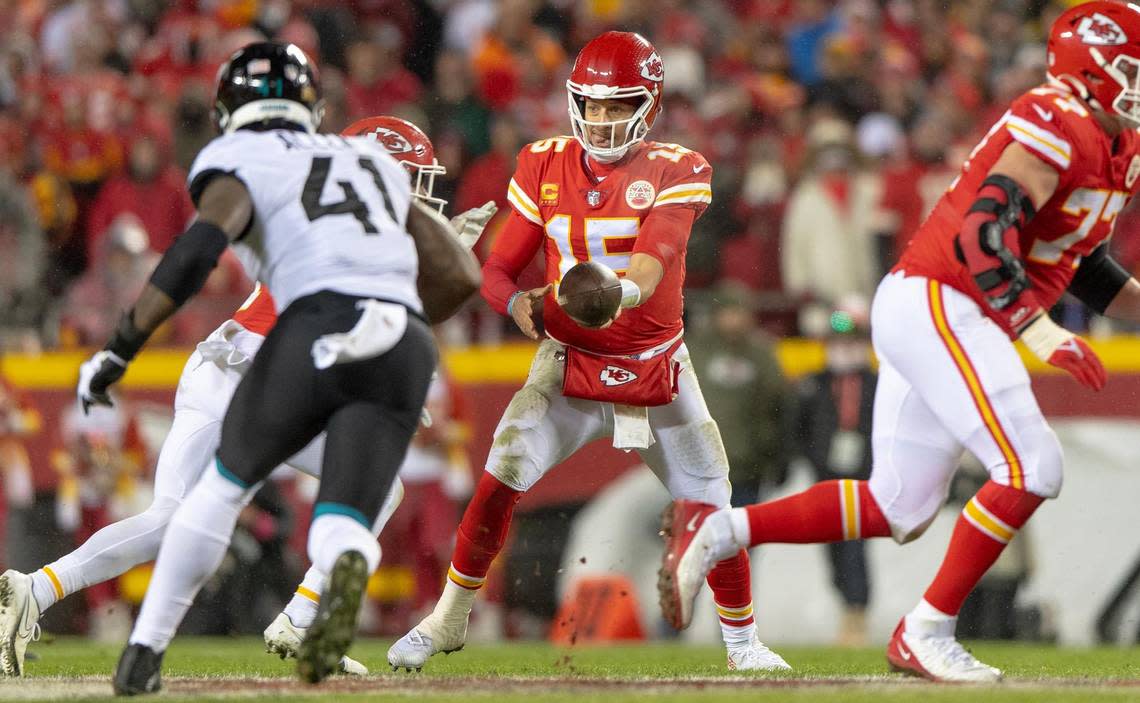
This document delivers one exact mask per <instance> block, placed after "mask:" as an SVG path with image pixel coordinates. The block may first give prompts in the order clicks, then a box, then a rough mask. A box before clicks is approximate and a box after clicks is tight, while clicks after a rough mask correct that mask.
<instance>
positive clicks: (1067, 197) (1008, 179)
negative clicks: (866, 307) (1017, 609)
mask: <svg viewBox="0 0 1140 703" xmlns="http://www.w3.org/2000/svg"><path fill="white" fill-rule="evenodd" d="M1048 52H1049V56H1048V65H1049V72H1048V82H1047V83H1045V84H1043V85H1042V86H1040V87H1038V88H1035V89H1033V90H1031V91H1029V92H1028V93H1026V94H1024V95H1022V96H1021V97H1019V98H1018V99H1016V100H1015V101H1013V104H1012V105H1011V106H1010V109H1009V111H1008V112H1006V114H1005V115H1004V116H1003V117H1002V118H1001V120H999V121H998V123H997V124H996V125H994V127H993V128H992V129H991V130H990V131H989V133H988V134H987V135H986V136H985V138H983V139H982V141H981V142H980V143H979V144H978V146H977V147H976V148H975V149H974V152H973V153H972V154H971V155H970V158H969V159H968V160H967V161H966V163H965V164H964V165H963V166H962V172H961V174H960V175H959V177H958V179H957V180H956V181H955V182H954V183H953V184H952V185H951V187H950V188H949V190H948V191H947V192H946V194H945V195H944V196H943V197H942V199H941V200H940V201H939V203H938V204H937V206H936V207H935V209H934V211H933V213H932V214H931V215H930V217H929V218H928V219H927V220H926V222H924V223H923V225H922V226H921V227H920V229H919V230H918V232H917V234H916V235H915V237H914V239H913V240H912V241H911V243H910V246H909V248H908V249H907V250H906V251H905V252H904V253H903V255H902V258H901V260H900V261H899V263H898V264H897V265H896V266H895V267H894V269H893V270H892V271H891V273H890V274H888V275H887V277H886V278H885V279H884V280H883V282H882V283H881V284H880V286H879V289H878V292H877V293H876V296H875V301H874V305H873V308H872V314H871V317H872V319H871V327H872V338H873V341H874V345H875V351H876V353H877V355H878V357H879V360H880V362H881V367H880V373H879V383H878V387H877V389H876V397H875V415H874V429H873V438H872V447H873V451H874V462H873V468H872V473H871V478H870V480H869V481H829V482H826V483H821V484H817V485H816V486H813V487H812V488H810V489H808V490H807V491H804V492H803V493H799V494H797V495H794V496H790V497H787V498H784V499H781V500H776V501H772V502H770V503H764V504H759V505H753V506H748V507H746V508H742V509H739V510H716V509H715V508H714V507H713V506H708V505H704V506H702V505H699V504H696V503H692V502H687V501H676V502H675V503H674V505H673V506H672V507H671V508H670V510H669V511H667V516H666V521H671V522H672V524H674V525H676V524H679V523H678V522H677V521H678V520H692V519H696V520H698V521H699V520H700V519H701V518H702V517H704V521H703V523H702V524H701V527H700V528H699V529H698V530H697V531H696V533H693V532H689V533H682V532H680V531H670V533H669V536H668V544H667V547H666V553H665V556H664V560H663V564H662V570H661V579H660V583H659V585H660V591H661V593H660V595H661V604H662V608H663V610H664V611H665V613H666V617H669V618H670V619H671V620H673V621H674V622H675V623H676V624H678V625H682V626H683V625H684V624H686V623H687V621H688V618H689V617H690V613H691V608H692V605H691V604H692V599H693V596H694V595H695V592H696V590H697V589H698V588H699V586H700V579H701V578H702V577H703V575H704V574H705V573H707V571H708V569H709V567H710V566H711V564H712V563H713V562H715V561H716V559H717V558H723V556H724V555H727V554H731V553H734V552H735V551H736V550H738V549H740V548H741V547H748V546H751V545H756V544H763V543H768V542H785V543H814V542H834V541H838V540H845V539H859V538H867V537H886V536H888V535H889V536H892V537H894V538H895V540H897V541H898V542H900V543H903V542H907V541H909V540H912V539H915V538H917V537H918V536H920V535H921V534H922V532H923V531H924V530H925V529H926V527H927V526H928V525H929V524H930V523H931V522H932V521H933V519H934V517H935V514H936V513H937V511H938V509H939V508H940V507H941V506H942V504H943V503H944V502H945V499H946V495H947V490H948V487H949V483H950V479H951V477H952V475H953V472H954V470H955V468H956V466H957V463H958V457H959V455H960V454H961V451H962V450H963V449H968V450H969V451H970V452H971V453H973V454H974V455H975V456H976V457H978V459H979V460H980V461H981V462H982V463H983V464H984V465H985V466H986V468H987V470H988V471H989V474H990V480H989V482H987V483H986V484H985V486H983V487H982V489H981V490H980V491H979V492H978V493H977V495H975V496H974V497H973V499H971V500H970V501H969V503H967V505H966V507H965V509H964V510H963V511H962V515H961V516H960V517H959V519H958V522H957V524H956V526H955V528H954V533H953V536H952V537H951V540H950V546H949V549H948V551H947V553H946V557H945V559H944V561H943V563H942V566H941V568H940V569H939V571H938V574H937V575H936V576H935V578H934V582H933V583H932V584H931V586H930V587H929V588H928V589H927V591H926V593H925V594H924V597H923V599H922V600H921V601H920V602H919V604H918V605H917V607H915V609H914V610H912V611H911V612H910V613H909V614H907V615H906V617H904V618H903V619H902V621H901V622H900V623H899V625H898V627H897V628H896V630H895V632H894V635H893V636H892V637H891V640H890V643H889V644H888V646H887V659H888V661H889V663H890V665H891V667H892V668H894V669H896V670H901V671H905V672H907V673H911V674H915V675H919V676H924V677H927V678H930V679H934V680H938V681H981V682H987V681H997V680H1000V678H1001V672H1000V671H999V670H998V669H996V668H994V667H991V666H987V665H986V664H983V663H982V662H979V661H978V660H977V659H976V658H974V657H973V655H971V654H970V653H969V652H967V651H966V650H965V649H963V648H962V646H961V644H959V643H958V641H957V639H956V638H955V636H954V629H955V622H956V616H957V614H958V611H959V610H960V608H961V606H962V603H963V601H964V600H965V599H966V596H967V595H968V594H969V592H970V591H971V590H972V589H973V588H974V586H975V585H976V584H977V582H978V580H979V579H981V577H982V575H983V574H984V573H985V572H986V570H987V569H989V567H990V565H992V564H993V562H994V561H995V560H996V559H997V558H998V556H999V555H1000V554H1001V551H1002V549H1003V548H1004V547H1005V545H1006V544H1007V543H1008V542H1009V540H1010V539H1012V538H1013V536H1014V535H1015V534H1016V532H1017V530H1018V529H1019V528H1020V527H1021V526H1022V525H1024V524H1025V522H1026V521H1027V520H1028V519H1029V517H1030V516H1031V515H1032V514H1033V512H1034V511H1035V510H1036V509H1037V507H1038V506H1039V505H1040V504H1041V503H1042V502H1043V501H1044V499H1046V498H1055V497H1056V496H1057V495H1058V493H1059V491H1060V489H1061V464H1062V455H1061V446H1060V444H1059V443H1058V441H1057V438H1056V436H1055V435H1054V434H1053V432H1052V430H1051V429H1050V428H1049V426H1048V424H1047V423H1046V422H1045V419H1044V417H1042V415H1041V410H1040V409H1039V408H1038V406H1037V401H1036V399H1035V398H1034V396H1033V393H1032V390H1031V389H1030V385H1029V375H1028V373H1027V372H1026V370H1025V367H1024V365H1023V364H1022V362H1021V359H1020V358H1019V357H1018V355H1017V352H1016V351H1015V349H1014V347H1013V343H1012V340H1017V339H1020V340H1021V341H1022V342H1023V343H1024V344H1025V345H1026V347H1028V348H1029V350H1030V351H1032V352H1033V353H1034V355H1036V356H1037V357H1038V358H1040V359H1041V360H1042V361H1045V362H1047V363H1049V364H1052V365H1053V366H1056V367H1059V368H1061V369H1064V370H1065V371H1067V372H1068V373H1070V374H1071V375H1072V376H1073V377H1074V378H1076V380H1077V381H1079V382H1080V383H1081V384H1083V385H1085V386H1087V387H1089V388H1092V389H1094V390H1100V389H1101V388H1102V387H1103V386H1104V383H1105V380H1106V374H1105V371H1104V368H1103V367H1102V366H1101V363H1100V361H1099V360H1098V359H1097V357H1096V355H1095V354H1094V353H1093V351H1092V349H1090V348H1089V346H1088V345H1087V344H1085V342H1084V341H1083V340H1082V339H1080V338H1079V337H1076V336H1074V335H1073V334H1072V333H1070V332H1068V331H1066V330H1064V329H1062V328H1061V327H1058V326H1057V325H1056V324H1054V323H1053V321H1052V320H1050V319H1049V317H1048V315H1047V314H1046V311H1047V310H1048V309H1049V308H1050V307H1052V306H1053V305H1054V304H1055V303H1056V302H1057V299H1058V298H1059V297H1060V296H1061V294H1062V293H1063V292H1065V291H1066V290H1068V291H1069V292H1070V293H1072V294H1073V295H1075V296H1076V297H1077V298H1079V299H1081V300H1082V301H1083V302H1084V303H1085V304H1087V305H1088V306H1089V307H1091V308H1093V309H1094V310H1096V311H1097V312H1100V313H1105V314H1107V315H1110V316H1112V317H1117V318H1120V319H1124V320H1130V321H1136V320H1140V283H1138V282H1137V281H1136V280H1135V279H1133V278H1132V277H1131V276H1129V274H1128V273H1127V272H1126V271H1125V270H1124V269H1123V268H1122V267H1121V266H1120V265H1119V264H1117V263H1116V262H1115V261H1113V259H1112V258H1111V257H1110V256H1109V254H1108V246H1107V242H1106V241H1105V240H1106V239H1107V238H1108V236H1109V234H1110V233H1111V231H1112V225H1113V221H1114V220H1115V218H1116V215H1117V214H1118V213H1119V212H1120V211H1121V209H1123V207H1124V206H1125V204H1126V203H1127V202H1128V201H1129V199H1130V198H1131V197H1132V195H1133V194H1134V193H1135V192H1136V188H1137V186H1138V185H1140V184H1138V183H1137V181H1138V177H1140V135H1138V133H1137V131H1136V128H1137V126H1138V125H1140V8H1137V6H1136V5H1131V4H1127V5H1126V4H1123V3H1116V2H1106V1H1103V0H1101V1H1097V2H1090V3H1087V4H1083V5H1079V6H1077V7H1074V8H1072V9H1070V10H1068V11H1066V12H1065V13H1064V14H1062V15H1061V16H1060V17H1059V18H1058V19H1057V21H1056V22H1055V24H1054V25H1053V27H1052V30H1051V32H1050V36H1049V45H1048Z"/></svg>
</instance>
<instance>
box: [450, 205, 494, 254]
mask: <svg viewBox="0 0 1140 703" xmlns="http://www.w3.org/2000/svg"><path fill="white" fill-rule="evenodd" d="M498 211H499V206H498V205H496V204H495V201H494V200H488V201H487V202H485V203H483V205H481V206H480V207H473V208H471V209H470V210H468V211H467V212H461V213H459V214H458V215H456V216H455V217H453V218H451V226H452V227H454V228H455V231H456V232H457V233H458V234H459V241H460V243H462V244H463V246H465V247H466V248H468V249H470V248H471V247H473V246H475V242H477V241H479V237H481V236H483V228H484V227H486V226H487V223H488V222H490V221H491V218H492V217H494V216H495V213H496V212H498Z"/></svg>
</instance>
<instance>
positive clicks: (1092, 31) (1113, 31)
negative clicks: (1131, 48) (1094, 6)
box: [1077, 12, 1128, 46]
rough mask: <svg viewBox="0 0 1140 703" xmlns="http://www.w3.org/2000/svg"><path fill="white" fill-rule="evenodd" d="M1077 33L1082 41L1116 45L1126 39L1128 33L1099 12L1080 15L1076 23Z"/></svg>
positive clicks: (1092, 43) (1101, 44) (1095, 44)
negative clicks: (1085, 15)
mask: <svg viewBox="0 0 1140 703" xmlns="http://www.w3.org/2000/svg"><path fill="white" fill-rule="evenodd" d="M1077 34H1078V35H1079V36H1080V38H1081V41H1082V42H1084V43H1085V44H1091V45H1093V46H1116V45H1118V44H1123V43H1125V42H1126V41H1128V35H1127V34H1125V33H1124V30H1123V29H1121V28H1120V25H1119V24H1117V23H1116V22H1115V21H1114V20H1112V19H1111V18H1109V17H1105V16H1104V15H1102V14H1101V13H1099V12H1094V13H1093V14H1091V15H1089V16H1088V17H1082V18H1081V22H1080V24H1078V25H1077Z"/></svg>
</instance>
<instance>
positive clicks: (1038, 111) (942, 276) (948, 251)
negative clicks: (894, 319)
mask: <svg viewBox="0 0 1140 703" xmlns="http://www.w3.org/2000/svg"><path fill="white" fill-rule="evenodd" d="M1014 141H1016V142H1017V143H1018V144H1020V145H1021V146H1023V147H1024V148H1025V149H1027V150H1028V151H1029V152H1031V153H1032V154H1033V155H1035V156H1037V157H1038V158H1039V159H1041V160H1042V161H1043V162H1045V163H1046V164H1048V165H1049V166H1051V167H1053V168H1054V169H1055V170H1056V171H1057V174H1058V176H1059V179H1060V180H1059V181H1058V183H1057V189H1056V190H1055V191H1054V193H1053V195H1052V197H1050V198H1049V200H1048V201H1046V202H1045V204H1044V205H1042V206H1041V207H1040V208H1039V209H1038V211H1037V214H1036V215H1035V216H1034V217H1033V219H1032V220H1030V221H1029V223H1028V224H1027V225H1026V226H1025V228H1024V229H1023V231H1022V232H1021V237H1020V240H1019V241H1020V245H1021V255H1022V258H1023V259H1024V261H1025V269H1026V273H1027V274H1028V276H1029V280H1030V283H1031V284H1032V290H1033V291H1034V294H1035V295H1036V297H1037V300H1038V302H1040V303H1041V305H1042V307H1044V308H1045V309H1049V308H1050V307H1052V306H1053V305H1054V304H1055V303H1056V302H1057V300H1058V298H1060V297H1061V294H1062V293H1063V292H1064V291H1065V289H1066V288H1068V286H1069V283H1070V282H1071V281H1072V278H1073V273H1074V271H1075V269H1076V267H1077V265H1078V264H1079V263H1080V260H1081V257H1083V256H1085V255H1087V254H1088V253H1089V252H1091V251H1092V250H1093V249H1095V248H1096V247H1097V245H1099V244H1100V243H1101V242H1103V241H1104V240H1105V239H1107V238H1108V236H1109V235H1110V234H1111V232H1112V226H1113V222H1114V221H1115V220H1116V216H1117V214H1119V213H1120V211H1121V210H1122V209H1123V208H1124V206H1125V204H1127V202H1128V201H1129V199H1130V198H1131V197H1132V195H1133V193H1134V192H1135V189H1136V186H1137V185H1138V183H1137V177H1138V176H1140V135H1138V134H1137V132H1136V131H1135V130H1131V129H1125V130H1123V131H1122V132H1121V133H1120V135H1119V136H1118V137H1116V138H1115V140H1114V139H1113V138H1112V137H1110V136H1109V135H1108V134H1106V133H1105V131H1104V130H1103V129H1102V128H1101V127H1100V125H1099V123H1097V121H1096V118H1095V117H1094V116H1093V114H1092V112H1091V111H1090V110H1089V108H1088V107H1087V106H1086V105H1085V104H1084V103H1083V102H1081V101H1080V100H1078V99H1077V98H1076V97H1075V96H1074V95H1073V94H1072V93H1070V92H1069V91H1067V90H1066V89H1065V88H1063V87H1058V86H1055V85H1052V84H1047V85H1042V86H1040V87H1038V88H1034V89H1033V90H1031V91H1029V92H1028V93H1025V94H1023V95H1021V96H1020V97H1019V98H1017V99H1016V100H1014V101H1013V104H1012V105H1010V108H1009V110H1008V111H1007V112H1006V113H1005V115H1003V116H1002V118H1001V119H1000V120H998V122H997V124H995V125H994V126H993V127H992V128H991V129H990V131H989V133H988V134H986V136H985V137H984V138H983V139H982V141H981V142H980V143H979V144H978V145H977V146H976V147H975V148H974V151H973V152H972V153H971V154H970V158H968V159H967V160H966V163H965V164H963V165H962V172H961V173H960V174H959V175H958V177H957V178H956V179H955V180H954V182H953V183H952V184H951V185H950V188H949V189H948V190H947V191H946V193H945V194H944V195H943V196H942V198H941V200H939V201H938V204H937V205H935V207H934V211H933V212H932V213H931V214H930V216H929V217H928V218H927V219H926V221H925V222H924V223H923V224H922V226H921V227H919V229H918V232H917V233H916V234H915V236H914V238H913V239H912V240H911V242H910V245H909V246H908V247H907V249H906V251H905V252H903V255H902V258H901V259H900V260H899V263H898V264H896V265H895V268H894V270H896V271H899V270H903V271H906V273H908V274H911V275H919V276H926V277H929V278H933V279H936V280H938V281H941V282H943V283H945V284H947V285H949V286H953V287H954V288H956V289H958V290H959V291H962V292H963V293H965V294H967V295H969V296H970V297H971V298H973V299H974V300H975V301H976V302H977V303H978V305H979V307H981V309H982V310H983V311H986V312H987V313H988V312H989V311H990V308H989V306H988V305H987V304H986V303H985V302H984V299H983V297H982V292H981V290H980V289H979V288H978V287H977V285H976V284H975V283H974V280H973V277H972V276H971V275H970V272H969V271H968V270H967V269H966V266H965V264H963V263H962V262H961V261H959V260H958V258H957V256H956V255H955V252H954V240H955V238H956V237H957V236H958V233H959V231H960V230H961V227H962V220H963V219H964V217H965V215H966V211H967V210H969V208H970V206H971V205H973V203H974V201H975V200H976V199H977V192H978V188H979V187H980V186H981V183H982V181H983V180H984V179H985V177H986V175H987V173H988V172H989V170H990V168H991V167H993V165H994V163H996V162H997V160H998V157H1000V156H1001V153H1002V152H1003V151H1004V150H1005V148H1006V147H1007V146H1008V145H1010V144H1011V143H1013V142H1014ZM991 317H993V316H992V315H991ZM994 319H995V321H997V320H996V318H994ZM999 324H1000V323H999ZM1007 331H1008V330H1007Z"/></svg>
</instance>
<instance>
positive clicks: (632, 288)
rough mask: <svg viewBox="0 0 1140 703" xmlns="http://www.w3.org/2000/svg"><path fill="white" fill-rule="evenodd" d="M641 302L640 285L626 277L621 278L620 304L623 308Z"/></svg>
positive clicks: (634, 305)
mask: <svg viewBox="0 0 1140 703" xmlns="http://www.w3.org/2000/svg"><path fill="white" fill-rule="evenodd" d="M640 302H641V286H639V285H637V284H636V283H634V282H633V281H631V280H629V279H628V278H623V279H621V306H622V307H623V308H632V307H637V305H638V304H639V303H640Z"/></svg>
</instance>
